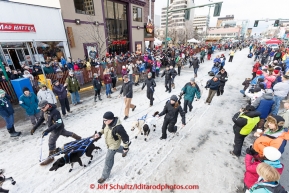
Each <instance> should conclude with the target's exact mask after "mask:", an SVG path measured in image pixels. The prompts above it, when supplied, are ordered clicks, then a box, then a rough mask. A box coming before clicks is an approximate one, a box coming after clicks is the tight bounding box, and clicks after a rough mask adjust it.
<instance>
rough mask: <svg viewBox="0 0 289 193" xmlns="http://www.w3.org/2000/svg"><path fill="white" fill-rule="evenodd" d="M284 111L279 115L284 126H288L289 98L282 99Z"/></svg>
mask: <svg viewBox="0 0 289 193" xmlns="http://www.w3.org/2000/svg"><path fill="white" fill-rule="evenodd" d="M283 102H284V109H285V111H284V112H282V113H280V114H279V115H280V116H281V117H283V119H284V120H285V123H284V126H283V127H284V128H289V100H283Z"/></svg>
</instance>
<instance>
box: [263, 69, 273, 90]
mask: <svg viewBox="0 0 289 193" xmlns="http://www.w3.org/2000/svg"><path fill="white" fill-rule="evenodd" d="M263 76H264V77H265V83H266V85H267V88H268V89H271V88H272V84H273V83H274V82H275V80H276V76H274V75H273V74H272V73H271V72H269V74H268V73H266V72H265V71H263Z"/></svg>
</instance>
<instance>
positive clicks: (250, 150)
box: [246, 146, 258, 156]
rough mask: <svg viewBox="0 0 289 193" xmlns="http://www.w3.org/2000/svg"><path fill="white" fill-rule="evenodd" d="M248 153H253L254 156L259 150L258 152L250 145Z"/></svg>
mask: <svg viewBox="0 0 289 193" xmlns="http://www.w3.org/2000/svg"><path fill="white" fill-rule="evenodd" d="M246 153H247V154H249V155H252V156H254V155H258V152H256V151H255V150H254V149H253V148H252V146H250V147H248V148H247V149H246Z"/></svg>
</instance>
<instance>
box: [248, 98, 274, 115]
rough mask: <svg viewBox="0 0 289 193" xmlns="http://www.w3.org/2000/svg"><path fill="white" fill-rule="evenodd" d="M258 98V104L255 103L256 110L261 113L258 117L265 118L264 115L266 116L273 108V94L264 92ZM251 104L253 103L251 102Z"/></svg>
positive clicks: (256, 101)
mask: <svg viewBox="0 0 289 193" xmlns="http://www.w3.org/2000/svg"><path fill="white" fill-rule="evenodd" d="M259 100H260V102H259V105H258V106H257V105H256V106H257V109H256V111H258V112H260V113H261V115H260V119H265V118H266V117H268V115H269V114H270V112H271V111H272V109H274V108H275V105H274V104H275V102H274V100H273V95H272V94H269V93H268V94H267V93H265V94H264V95H263V96H262V97H261V98H260V99H259ZM254 103H258V99H256V100H255V102H254ZM253 106H255V105H254V104H253Z"/></svg>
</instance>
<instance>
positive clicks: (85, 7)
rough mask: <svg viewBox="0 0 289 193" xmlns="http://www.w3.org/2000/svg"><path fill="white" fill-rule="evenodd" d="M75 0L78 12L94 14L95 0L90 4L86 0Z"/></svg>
mask: <svg viewBox="0 0 289 193" xmlns="http://www.w3.org/2000/svg"><path fill="white" fill-rule="evenodd" d="M73 1H74V7H75V12H76V13H80V14H86V15H94V6H93V0H91V3H90V4H89V3H87V1H86V0H73Z"/></svg>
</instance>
